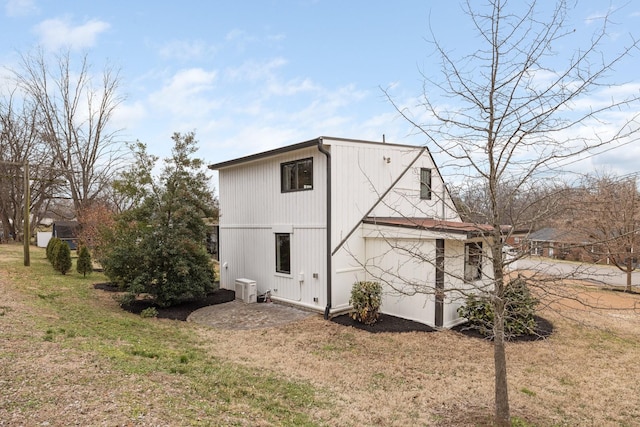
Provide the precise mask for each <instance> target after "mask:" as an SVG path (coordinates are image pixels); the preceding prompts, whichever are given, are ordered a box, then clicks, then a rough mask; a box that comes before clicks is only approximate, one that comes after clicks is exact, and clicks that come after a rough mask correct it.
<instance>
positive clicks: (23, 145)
mask: <svg viewBox="0 0 640 427" xmlns="http://www.w3.org/2000/svg"><path fill="white" fill-rule="evenodd" d="M0 158H1V159H2V163H1V164H0V171H1V172H0V221H2V229H3V231H4V233H5V236H4V238H7V237H8V235H12V236H14V237H17V236H24V234H25V232H26V233H27V235H30V233H31V232H33V229H34V228H35V226H36V225H37V224H38V222H39V219H40V215H41V214H42V213H43V212H44V211H45V210H46V206H47V205H48V203H49V202H50V200H51V199H50V198H51V195H52V194H53V193H55V192H56V191H57V190H56V188H57V187H58V186H59V181H58V180H56V179H54V172H53V170H52V167H53V165H54V161H53V159H52V155H51V149H50V147H49V146H48V145H46V144H44V143H42V140H41V139H40V137H39V127H38V123H37V113H36V110H35V108H34V106H33V105H32V104H31V103H29V102H24V100H21V99H20V97H18V96H16V93H15V91H12V92H10V93H8V94H6V95H4V96H2V97H1V98H0ZM25 163H28V164H29V178H31V179H30V180H29V185H30V197H29V201H28V203H29V211H30V212H31V214H32V217H33V218H32V219H33V220H32V221H30V225H31V226H30V230H26V231H25V230H23V227H22V224H23V220H24V212H25V211H24V203H25V200H24V198H25V191H24V190H25V182H24V178H23V176H24V164H25Z"/></svg>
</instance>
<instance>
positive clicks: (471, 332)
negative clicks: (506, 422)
mask: <svg viewBox="0 0 640 427" xmlns="http://www.w3.org/2000/svg"><path fill="white" fill-rule="evenodd" d="M93 287H94V288H95V289H100V290H103V291H106V292H120V289H119V288H118V287H117V286H116V285H114V284H112V283H96V284H95V285H93ZM235 295H236V293H235V292H234V291H231V290H228V289H218V290H216V291H215V292H212V293H211V294H209V295H207V297H206V298H202V299H199V300H196V301H189V302H185V303H182V304H179V305H175V306H172V307H160V306H158V305H157V304H155V303H154V302H153V300H150V299H137V300H135V301H133V302H132V303H131V304H126V305H123V306H122V309H123V310H126V311H128V312H130V313H134V314H140V313H141V312H142V310H144V309H146V308H150V307H155V309H156V310H158V318H160V319H171V320H182V321H185V320H187V317H189V315H190V314H191V313H193V312H194V311H196V310H198V309H200V308H202V307H207V306H210V305H215V304H222V303H225V302H230V301H233V300H234V299H235ZM331 321H332V322H334V323H337V324H339V325H343V326H351V327H353V328H356V329H360V330H363V331H367V332H370V333H374V334H376V333H382V332H395V333H399V332H435V331H436V329H434V328H432V327H431V326H428V325H425V324H423V323H419V322H414V321H412V320H407V319H402V318H400V317H396V316H391V315H388V314H381V315H380V317H379V319H378V321H377V322H376V323H374V324H373V325H365V324H364V323H360V322H358V321H356V320H353V319H352V318H351V317H350V316H349V315H348V314H343V315H341V316H336V317H334V318H332V319H331ZM452 330H453V331H456V332H458V333H461V334H463V335H466V336H468V337H473V338H479V339H491V338H489V337H485V336H484V335H482V334H480V333H479V332H478V330H476V329H473V328H470V327H469V326H468V325H467V324H462V325H458V326H455V327H454V328H452ZM552 332H553V324H551V322H549V321H548V320H546V319H544V318H542V317H539V316H536V332H535V334H531V335H522V336H519V337H513V338H511V339H510V340H509V341H510V342H521V341H523V342H524V341H537V340H540V339H544V338H547V337H548V336H549V335H551V333H552Z"/></svg>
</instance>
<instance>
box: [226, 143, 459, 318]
mask: <svg viewBox="0 0 640 427" xmlns="http://www.w3.org/2000/svg"><path fill="white" fill-rule="evenodd" d="M323 144H324V145H325V148H327V149H328V150H329V151H330V152H331V168H332V169H331V171H332V172H331V181H332V188H331V204H332V213H331V221H332V236H331V247H330V248H327V243H326V222H327V221H326V202H327V199H326V198H327V189H326V170H327V169H326V168H327V162H326V156H325V155H324V154H323V153H321V152H320V151H319V150H318V148H317V147H309V148H303V149H298V150H294V151H288V152H282V153H279V154H277V155H273V156H271V157H265V158H261V159H257V160H252V161H247V162H245V163H239V164H236V165H230V166H227V167H223V168H222V169H221V170H220V171H219V186H220V212H221V215H220V263H221V286H222V287H225V288H228V289H233V288H234V281H235V280H236V279H238V278H248V279H253V280H256V282H257V284H258V292H259V293H264V292H265V291H267V290H271V292H272V295H273V296H274V297H277V298H280V299H283V300H287V301H290V302H292V303H297V304H300V305H304V306H306V307H314V308H317V309H318V310H323V309H324V307H325V306H326V305H327V300H326V296H327V288H326V286H327V277H326V274H327V265H326V255H327V250H329V251H332V252H333V251H335V252H336V253H335V254H334V255H333V258H332V272H331V275H332V277H331V280H332V300H331V301H330V302H329V303H330V304H331V307H332V309H333V310H334V311H339V310H341V309H344V308H347V307H348V305H349V296H350V292H351V287H352V285H353V283H355V282H356V281H359V280H365V279H366V278H367V277H368V276H367V274H366V273H365V268H364V265H365V264H370V263H371V262H372V261H371V257H372V256H374V257H375V256H376V255H375V254H378V255H379V254H380V253H381V251H382V250H383V246H384V245H383V244H384V243H385V242H384V240H383V239H380V238H378V237H379V236H378V237H376V236H375V235H366V234H363V232H364V228H363V226H362V224H361V221H362V219H363V218H364V217H365V216H367V215H369V216H379V217H387V216H388V217H403V216H404V217H429V218H436V219H446V220H449V221H460V217H459V216H458V214H457V212H456V211H455V209H454V208H453V204H452V202H451V200H450V198H449V194H448V193H447V192H446V190H445V187H444V183H443V181H442V178H441V177H440V175H439V173H438V170H437V168H436V166H435V165H434V164H433V160H432V158H431V156H430V155H429V153H428V151H424V152H423V154H422V156H420V157H417V156H418V154H419V153H420V151H421V149H420V148H419V147H406V146H397V145H392V144H379V143H366V142H359V141H347V140H339V139H332V138H324V139H323ZM309 157H311V158H313V176H314V178H313V190H308V191H296V192H289V193H282V192H281V190H280V188H281V187H280V164H281V163H283V162H289V161H294V160H300V159H304V158H309ZM416 159H417V160H416ZM420 168H429V169H431V170H432V198H431V200H421V199H420V180H419V173H420ZM403 174H404V175H403ZM398 179H399V180H398ZM396 180H398V182H397V184H396V186H395V187H394V188H391V189H390V187H391V186H392V184H393V183H394V182H395V181H396ZM388 190H390V191H388ZM387 191H388V193H387V195H386V196H385V197H384V198H383V199H382V201H380V199H381V196H382V195H383V194H384V193H385V192H387ZM281 230H290V231H291V233H292V234H291V274H289V275H284V274H277V273H276V272H275V233H276V232H278V231H281ZM369 231H370V230H369ZM365 237H366V238H365ZM395 237H396V238H398V239H400V238H401V236H399V235H396V236H395ZM410 237H412V238H413V239H414V243H412V244H416V245H419V246H420V247H421V248H422V250H425V251H433V250H434V249H433V245H434V241H435V240H434V238H435V236H432V235H429V234H428V233H426V234H424V235H420V234H415V232H414V233H413V234H411V236H410ZM439 237H440V236H439ZM454 238H455V237H454ZM370 243H371V245H370ZM448 243H449V241H448V240H447V244H448ZM339 245H340V246H339ZM462 248H464V245H463V246H462ZM455 249H456V248H455V247H453V246H452V250H455ZM446 250H447V251H449V249H448V247H447V249H446ZM372 254H373V255H372ZM447 257H448V255H447ZM446 262H449V260H448V258H447V261H446ZM454 264H455V263H454ZM379 266H385V267H388V268H392V267H394V268H396V269H398V271H399V272H401V274H402V275H403V277H405V278H407V277H408V278H411V279H415V280H423V281H424V283H425V286H429V285H430V286H431V287H433V284H434V283H435V278H434V277H433V274H434V272H433V271H432V270H431V269H430V265H429V264H428V263H427V264H425V263H415V262H414V261H413V260H410V259H407V258H406V255H403V254H401V253H400V254H396V255H395V258H394V257H391V256H390V257H389V258H388V259H385V260H383V261H382V260H381V261H380V265H379ZM399 266H400V267H399ZM398 267H399V268H398ZM452 267H453V264H452ZM387 291H388V289H387ZM448 301H449V302H451V303H452V307H446V309H445V324H447V323H449V324H450V323H452V322H455V321H456V319H457V314H455V318H454V315H453V313H454V311H455V309H456V308H457V306H456V305H455V304H456V302H455V301H457V299H455V298H454V299H450V300H448ZM383 310H384V311H385V312H386V313H389V314H394V315H398V316H401V317H405V318H408V319H413V320H417V321H421V322H423V323H428V324H433V316H434V313H433V310H434V308H433V296H432V295H429V294H428V293H426V294H425V293H422V294H419V295H418V294H416V295H414V296H413V297H407V298H399V297H398V296H397V295H395V296H394V295H392V294H391V293H390V292H386V293H385V300H384V305H383ZM452 310H453V311H452Z"/></svg>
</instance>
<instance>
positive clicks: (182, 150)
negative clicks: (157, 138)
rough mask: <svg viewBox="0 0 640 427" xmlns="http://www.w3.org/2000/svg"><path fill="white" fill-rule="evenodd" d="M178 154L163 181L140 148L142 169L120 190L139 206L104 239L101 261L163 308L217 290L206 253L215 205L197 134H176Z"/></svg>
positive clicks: (126, 286) (128, 287)
mask: <svg viewBox="0 0 640 427" xmlns="http://www.w3.org/2000/svg"><path fill="white" fill-rule="evenodd" d="M173 140H174V143H175V144H174V147H173V149H172V155H171V157H169V158H168V159H166V160H165V167H164V169H163V171H162V173H161V175H160V176H159V177H158V178H154V177H153V176H152V171H153V169H154V166H155V161H156V160H157V159H156V158H155V157H154V156H150V155H148V154H147V153H146V146H144V144H138V145H137V151H136V153H135V155H136V158H137V163H136V165H135V166H134V167H133V168H132V169H131V170H129V171H127V172H126V173H124V174H123V177H122V180H120V181H119V182H117V183H116V190H117V191H119V192H120V193H121V194H123V195H125V196H126V197H128V198H129V200H131V202H132V204H133V205H134V207H133V208H132V209H130V210H129V211H126V212H124V213H123V214H122V215H120V216H119V217H118V218H117V223H116V225H115V227H113V229H112V230H108V231H105V232H104V233H103V235H102V236H101V237H104V239H101V240H103V241H104V243H105V245H104V247H103V248H100V249H101V250H100V251H99V253H100V254H101V255H100V259H99V262H100V264H101V265H102V266H103V268H104V272H105V274H106V275H107V277H109V279H110V280H111V281H112V282H114V283H116V284H118V285H119V286H120V287H121V289H122V290H124V291H126V292H129V293H130V294H133V295H137V294H141V293H145V294H149V295H151V296H152V297H154V298H155V300H156V301H155V302H156V303H157V304H159V305H161V306H169V305H174V304H179V303H181V302H183V301H188V300H194V299H197V298H200V297H204V296H206V295H207V294H208V293H209V292H211V291H212V290H213V289H214V283H213V281H214V274H213V269H212V268H211V257H210V256H209V254H208V253H207V252H206V247H205V243H204V242H205V240H206V226H205V222H204V218H205V217H208V216H209V215H211V214H212V212H213V209H212V207H213V206H214V203H213V198H212V194H211V190H210V188H209V178H208V176H207V175H206V174H205V173H204V172H203V171H202V170H203V169H202V167H203V165H204V163H203V162H202V160H199V159H193V158H191V155H192V154H193V153H195V151H196V150H197V148H196V141H195V139H194V135H193V133H189V134H187V135H181V134H174V136H173Z"/></svg>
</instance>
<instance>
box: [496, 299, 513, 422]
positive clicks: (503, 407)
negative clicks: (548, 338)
mask: <svg viewBox="0 0 640 427" xmlns="http://www.w3.org/2000/svg"><path fill="white" fill-rule="evenodd" d="M496 305H499V306H501V307H502V313H501V314H498V310H499V309H498V308H496V314H495V317H494V325H493V327H494V338H493V361H494V368H495V405H496V407H495V417H496V423H497V424H498V425H500V426H508V425H511V421H510V420H511V416H510V413H509V389H508V386H507V354H506V351H505V342H504V341H505V340H504V335H505V334H504V303H502V302H500V303H498V304H496Z"/></svg>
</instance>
